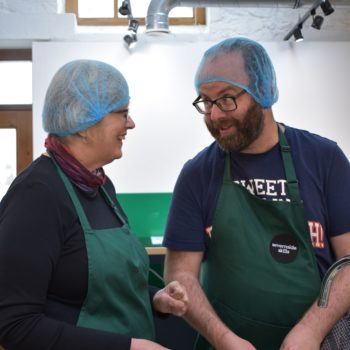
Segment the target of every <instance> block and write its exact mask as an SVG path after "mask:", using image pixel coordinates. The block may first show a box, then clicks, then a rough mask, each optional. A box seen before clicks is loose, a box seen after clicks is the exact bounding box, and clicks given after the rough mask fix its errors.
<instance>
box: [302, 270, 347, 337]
mask: <svg viewBox="0 0 350 350" xmlns="http://www.w3.org/2000/svg"><path fill="white" fill-rule="evenodd" d="M349 309H350V266H349V267H344V268H343V269H342V270H340V271H339V272H337V275H336V277H335V278H334V280H333V282H332V285H331V289H330V293H329V298H328V306H327V307H326V308H321V307H319V306H318V305H317V302H315V303H314V304H313V305H312V306H311V308H310V309H309V310H308V311H307V313H306V314H305V315H304V317H303V318H302V319H301V321H300V323H301V324H304V325H305V324H308V325H309V327H310V328H311V329H312V331H313V332H314V333H315V334H317V336H318V338H320V339H321V341H322V340H323V339H324V338H325V337H326V335H327V334H328V333H329V332H330V330H331V329H332V328H333V326H334V325H335V324H336V323H337V321H338V320H339V319H340V318H341V317H342V316H343V315H344V314H345V313H346V312H347V311H348V310H349Z"/></svg>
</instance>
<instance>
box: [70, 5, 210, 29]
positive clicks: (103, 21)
mask: <svg viewBox="0 0 350 350" xmlns="http://www.w3.org/2000/svg"><path fill="white" fill-rule="evenodd" d="M78 1H79V0H66V12H67V13H74V14H75V15H76V17H77V22H78V25H84V26H127V25H128V23H129V22H128V19H127V18H126V17H124V16H123V17H119V13H118V9H119V6H118V1H119V2H120V1H122V0H114V18H80V17H79V13H78ZM136 1H137V0H136ZM137 20H138V21H139V24H140V25H145V19H144V18H137ZM169 24H170V25H197V24H205V9H204V8H194V9H193V17H192V18H180V17H175V18H171V17H169Z"/></svg>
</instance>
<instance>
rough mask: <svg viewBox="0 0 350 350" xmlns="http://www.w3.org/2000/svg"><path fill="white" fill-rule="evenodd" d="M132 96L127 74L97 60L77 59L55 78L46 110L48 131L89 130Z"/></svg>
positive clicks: (43, 114)
mask: <svg viewBox="0 0 350 350" xmlns="http://www.w3.org/2000/svg"><path fill="white" fill-rule="evenodd" d="M129 100H130V97H129V87H128V84H127V82H126V80H125V78H124V77H123V75H122V74H121V73H120V72H119V71H118V70H117V69H116V68H114V67H113V66H111V65H109V64H107V63H104V62H100V61H94V60H75V61H72V62H69V63H67V64H65V65H64V66H63V67H61V68H60V69H59V70H58V71H57V73H56V74H55V75H54V77H53V78H52V80H51V83H50V85H49V87H48V90H47V92H46V96H45V102H44V108H43V113H42V118H43V127H44V130H45V131H47V132H48V133H51V134H55V135H58V136H67V135H71V134H74V133H77V132H79V131H82V130H85V129H87V128H89V127H90V126H92V125H94V124H96V123H97V122H99V121H100V120H101V119H103V117H104V116H105V115H106V114H108V113H110V112H111V111H113V110H116V109H118V108H120V107H122V106H123V105H126V104H127V103H128V102H129Z"/></svg>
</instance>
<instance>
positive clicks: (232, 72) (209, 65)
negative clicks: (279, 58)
mask: <svg viewBox="0 0 350 350" xmlns="http://www.w3.org/2000/svg"><path fill="white" fill-rule="evenodd" d="M214 81H223V82H226V83H228V84H231V85H235V86H238V87H240V88H242V89H244V90H246V91H247V92H248V93H249V94H250V95H251V96H252V97H253V99H254V100H255V102H256V103H258V104H259V105H261V106H262V107H263V108H270V107H271V106H272V105H273V104H274V103H275V102H276V101H277V100H278V88H277V85H276V74H275V70H274V68H273V65H272V62H271V60H270V58H269V56H268V54H267V52H266V50H265V49H264V48H263V47H262V46H261V45H260V44H258V43H257V42H255V41H253V40H250V39H247V38H243V37H236V38H230V39H226V40H223V41H221V42H219V43H218V44H216V45H214V46H212V47H211V48H209V49H208V50H207V51H206V52H205V53H204V56H203V58H202V60H201V62H200V65H199V67H198V70H197V73H196V77H195V86H196V90H197V92H198V93H200V86H201V85H202V84H205V83H209V82H214Z"/></svg>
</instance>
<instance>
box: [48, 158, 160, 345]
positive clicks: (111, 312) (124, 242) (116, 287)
mask: <svg viewBox="0 0 350 350" xmlns="http://www.w3.org/2000/svg"><path fill="white" fill-rule="evenodd" d="M52 159H53V160H54V158H53V157H52ZM54 163H55V165H56V167H57V169H58V172H59V174H60V176H61V178H62V180H63V182H64V185H65V187H66V189H67V191H68V193H69V196H70V198H71V200H72V202H73V204H74V207H75V209H76V211H77V214H78V216H79V220H80V223H81V226H82V228H83V231H84V235H85V243H86V249H87V256H88V291H87V295H86V298H85V301H84V304H83V306H82V309H81V312H80V315H79V320H78V323H77V325H78V326H82V327H88V328H94V329H99V330H104V331H110V332H114V333H120V334H125V335H129V336H131V337H134V338H144V339H150V340H153V339H154V324H153V317H152V310H151V305H150V297H149V293H148V270H149V259H148V255H147V252H146V250H145V249H144V247H143V246H142V244H141V243H140V242H139V241H138V239H137V238H136V237H135V236H134V235H133V234H132V233H131V230H130V228H129V225H128V224H127V223H126V222H125V220H124V218H123V216H122V215H121V214H120V212H119V211H118V208H117V207H116V205H115V204H114V202H113V201H112V199H111V198H110V196H109V195H108V193H107V192H106V190H105V189H104V187H103V186H101V188H100V191H101V193H102V195H103V196H104V198H105V200H106V203H107V204H108V205H109V206H110V207H111V210H113V212H114V213H115V215H116V216H117V217H118V218H119V220H120V221H121V222H122V224H123V225H122V227H115V228H109V229H103V230H94V229H92V228H91V227H90V224H89V221H88V219H87V217H86V215H85V212H84V210H83V208H82V206H81V204H80V201H79V199H78V197H77V195H76V193H75V191H74V189H73V186H72V184H71V182H70V181H69V180H68V178H67V177H66V175H65V174H64V173H63V171H62V170H61V169H60V167H59V166H58V164H57V163H56V161H55V160H54Z"/></svg>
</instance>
